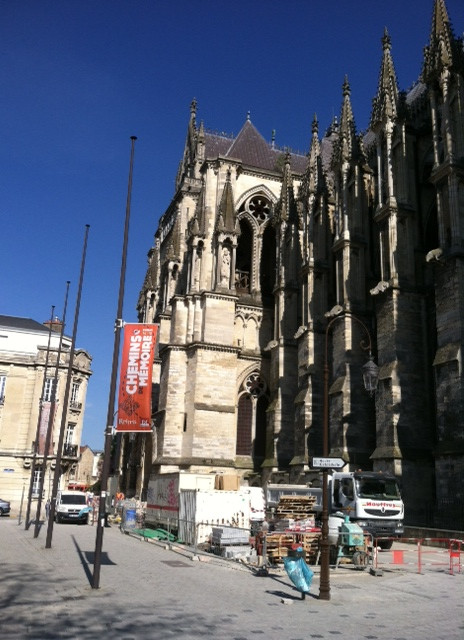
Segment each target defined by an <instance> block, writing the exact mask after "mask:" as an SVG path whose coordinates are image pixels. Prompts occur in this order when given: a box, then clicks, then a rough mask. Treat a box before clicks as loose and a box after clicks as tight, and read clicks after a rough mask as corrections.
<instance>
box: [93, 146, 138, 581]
mask: <svg viewBox="0 0 464 640" xmlns="http://www.w3.org/2000/svg"><path fill="white" fill-rule="evenodd" d="M136 140H137V138H136V136H131V154H130V166H129V183H128V187H127V201H126V219H125V224H124V241H123V247H122V257H121V273H120V278H119V298H118V309H117V314H116V321H115V326H114V347H113V363H112V368H111V381H110V391H109V396H108V412H107V417H106V429H105V447H104V453H103V467H102V472H101V478H100V502H99V506H98V518H97V533H96V538H95V554H94V560H93V579H92V589H99V587H100V567H101V553H102V545H103V531H104V526H105V516H106V496H107V487H108V476H109V471H110V459H111V444H112V439H113V437H112V436H113V422H114V414H115V411H114V403H115V399H116V381H117V377H118V360H119V347H120V342H121V329H122V326H123V320H122V311H123V302H124V284H125V277H126V257H127V245H128V241H129V220H130V202H131V194H132V171H133V166H134V144H135V141H136Z"/></svg>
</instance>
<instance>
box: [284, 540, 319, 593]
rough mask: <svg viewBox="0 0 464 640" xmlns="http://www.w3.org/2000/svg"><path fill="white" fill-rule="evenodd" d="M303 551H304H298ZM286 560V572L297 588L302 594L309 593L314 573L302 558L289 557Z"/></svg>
mask: <svg viewBox="0 0 464 640" xmlns="http://www.w3.org/2000/svg"><path fill="white" fill-rule="evenodd" d="M298 550H301V552H302V551H303V549H301V548H300V549H298ZM283 560H284V567H285V571H286V572H287V575H288V577H289V578H290V580H291V581H292V582H293V584H294V585H295V587H296V588H297V589H298V591H300V592H301V593H309V588H310V586H311V582H312V579H313V576H314V573H313V572H312V571H311V569H310V568H309V567H308V565H307V564H306V562H305V561H304V560H303V558H302V557H291V556H287V557H286V558H284V559H283Z"/></svg>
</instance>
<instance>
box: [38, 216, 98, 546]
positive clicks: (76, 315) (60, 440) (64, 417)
mask: <svg viewBox="0 0 464 640" xmlns="http://www.w3.org/2000/svg"><path fill="white" fill-rule="evenodd" d="M89 228H90V225H88V224H86V225H85V234H84V247H83V249H82V259H81V271H80V276H79V287H78V291H77V298H76V308H75V311H74V327H73V335H72V339H71V349H70V350H69V363H68V375H67V378H66V389H65V392H64V400H63V410H62V412H61V424H60V433H59V436H58V447H57V449H56V460H55V473H54V475H53V485H52V495H51V496H50V512H49V515H48V523H47V538H46V542H45V548H46V549H50V548H51V546H52V536H53V519H54V517H55V506H56V495H57V493H58V485H59V482H60V476H61V458H62V453H63V441H64V432H65V428H66V421H67V417H68V404H69V392H70V388H71V379H72V373H73V365H74V351H75V348H76V337H77V324H78V320H79V309H80V304H81V294H82V283H83V279H84V267H85V257H86V253H87V238H88V236H89Z"/></svg>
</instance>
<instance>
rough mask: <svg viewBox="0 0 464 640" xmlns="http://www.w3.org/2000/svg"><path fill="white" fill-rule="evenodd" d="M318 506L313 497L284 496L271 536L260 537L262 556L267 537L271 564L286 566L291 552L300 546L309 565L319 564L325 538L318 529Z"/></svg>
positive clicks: (273, 523) (269, 534) (280, 501)
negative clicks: (284, 564)
mask: <svg viewBox="0 0 464 640" xmlns="http://www.w3.org/2000/svg"><path fill="white" fill-rule="evenodd" d="M315 503H316V498H314V497H313V496H281V498H280V500H279V503H278V505H277V508H276V511H275V518H274V519H273V520H272V521H271V522H270V523H269V533H267V534H264V533H262V534H260V535H259V537H258V541H257V543H258V545H257V546H258V553H260V552H261V553H262V548H263V546H264V536H265V537H266V555H267V558H268V560H269V562H271V563H274V564H278V563H282V562H283V558H285V557H286V556H287V555H288V551H289V549H291V548H292V547H294V546H295V545H297V546H300V547H302V548H303V552H304V558H305V561H306V563H307V564H315V563H316V561H317V556H318V553H319V540H320V537H321V531H320V529H319V528H318V527H316V526H315V511H314V509H315Z"/></svg>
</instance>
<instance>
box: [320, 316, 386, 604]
mask: <svg viewBox="0 0 464 640" xmlns="http://www.w3.org/2000/svg"><path fill="white" fill-rule="evenodd" d="M333 312H335V313H337V314H340V315H336V316H335V317H333V318H332V319H331V320H330V321H329V322H328V323H327V327H326V330H325V352H324V408H323V442H322V450H323V454H322V455H323V456H324V457H325V458H327V457H328V455H329V358H328V344H329V331H330V328H331V326H332V325H333V323H334V322H335V321H336V320H340V319H341V318H343V317H344V316H350V317H351V318H353V320H356V322H358V323H359V324H360V325H361V326H362V328H363V329H364V331H365V333H366V336H367V338H368V343H367V345H366V344H365V343H364V342H361V348H362V349H364V350H369V360H368V362H367V363H366V364H365V365H364V366H363V380H364V387H365V389H366V391H368V392H369V393H370V394H371V395H372V394H373V393H374V391H375V389H376V388H377V381H378V367H377V365H376V364H375V362H374V361H373V358H372V340H371V336H370V333H369V331H368V329H367V327H366V325H365V324H364V322H362V320H360V319H359V318H358V317H357V316H355V315H354V314H353V313H351V311H345V310H343V309H342V308H341V307H338V306H337V307H334V309H333V310H332V311H331V312H329V313H327V314H326V316H328V317H330V316H332V315H333ZM328 473H329V471H328V469H324V470H323V472H322V529H321V534H322V535H321V574H320V582H319V600H330V568H329V559H330V558H329V555H330V545H329V488H328V485H329V478H328Z"/></svg>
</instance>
